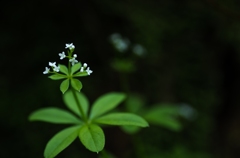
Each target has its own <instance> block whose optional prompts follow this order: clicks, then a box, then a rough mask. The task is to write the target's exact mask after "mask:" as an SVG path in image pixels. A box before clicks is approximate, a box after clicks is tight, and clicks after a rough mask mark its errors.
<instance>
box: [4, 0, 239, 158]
mask: <svg viewBox="0 0 240 158" xmlns="http://www.w3.org/2000/svg"><path fill="white" fill-rule="evenodd" d="M0 8H1V9H0V20H1V23H0V24H1V25H0V40H1V41H0V63H1V76H0V107H1V109H0V116H1V118H0V120H1V124H0V125H1V132H0V133H1V141H0V142H1V143H0V145H1V146H0V148H1V151H0V157H3V158H5V157H6V158H7V157H10V158H13V157H14V158H16V157H22V158H28V157H29V158H41V157H43V156H42V153H43V150H44V147H45V144H46V143H47V141H48V140H49V139H50V138H51V137H52V136H53V135H54V134H55V133H56V132H57V131H59V130H60V129H62V128H63V127H65V126H62V125H51V124H47V123H41V122H34V123H31V122H28V115H29V114H30V113H31V112H32V111H34V110H36V109H38V108H41V107H49V106H55V107H61V108H65V106H64V104H63V102H62V99H61V97H62V94H61V92H60V91H59V84H60V81H52V80H50V79H48V78H47V75H43V74H42V72H43V71H44V68H45V66H47V65H48V62H49V61H57V63H59V62H60V60H59V57H58V53H60V52H62V51H63V50H64V46H65V43H71V42H73V43H74V45H75V46H76V49H75V53H77V54H78V60H80V61H82V62H87V63H88V64H89V66H90V67H91V69H92V70H93V73H92V74H91V76H89V77H85V78H82V79H81V81H82V83H83V86H84V87H83V90H82V91H83V92H84V93H85V94H86V95H87V96H88V97H89V99H90V101H91V102H93V101H94V100H95V99H96V98H97V97H98V96H100V95H102V94H104V93H107V92H111V91H122V90H123V89H124V88H123V87H122V85H121V80H120V78H121V77H120V75H119V73H118V72H116V71H114V70H113V69H112V67H111V66H110V65H111V63H112V61H113V59H115V58H118V57H119V56H121V55H119V54H118V53H117V51H116V50H115V49H114V48H113V46H112V45H111V43H110V42H109V36H110V35H111V34H113V33H116V32H117V33H120V34H121V35H122V36H124V37H127V38H128V39H129V40H130V41H131V43H139V44H141V45H142V46H144V47H145V49H146V50H147V53H146V55H145V56H144V57H138V58H134V61H135V66H136V71H134V72H132V73H131V74H129V75H128V79H127V80H128V81H129V85H130V90H131V91H132V92H135V93H138V94H140V95H142V96H144V98H146V100H147V101H146V102H147V105H152V104H154V103H159V102H171V103H187V104H189V105H190V106H191V107H193V108H194V109H195V110H196V111H197V116H196V119H194V120H193V121H183V122H184V128H183V130H182V131H181V132H172V131H170V130H167V129H165V128H161V127H154V126H153V127H150V128H149V129H144V130H142V131H141V132H140V133H139V137H138V138H141V139H142V140H141V141H142V142H143V143H145V144H144V146H143V148H144V149H145V150H144V152H143V151H141V150H139V148H137V149H136V150H133V149H134V147H133V144H132V143H130V136H128V135H126V134H124V133H123V132H121V131H120V130H119V129H118V128H107V129H106V131H105V134H106V150H108V151H110V152H111V153H113V154H114V155H116V156H117V157H127V156H126V155H130V156H129V157H134V155H135V157H136V155H137V154H136V153H134V152H138V153H139V152H142V156H143V157H154V156H155V157H164V158H173V157H174V158H188V157H189V158H192V157H194V158H195V157H196V158H197V157H199V158H209V157H216V158H235V157H236V158H237V157H239V155H240V126H239V124H240V115H239V112H240V108H239V107H240V106H239V104H240V100H239V95H240V89H239V88H240V85H239V83H240V82H239V80H240V75H239V74H240V63H239V62H240V60H239V59H240V56H239V55H240V53H239V52H240V11H239V10H240V1H238V0H228V1H224V0H220V1H216V0H196V1H193V0H182V1H178V0H131V1H130V0H121V1H117V0H96V1H94V0H85V1H83V0H79V1H77V0H75V1H74V0H70V1H66V0H65V1H63V0H50V1H42V0H41V1H40V0H35V1H30V0H26V1H11V0H10V1H6V0H5V1H1V2H0ZM127 53H131V52H127ZM129 56H130V55H128V54H125V55H124V57H125V58H129ZM121 57H122V56H121ZM133 141H136V140H133ZM133 151H134V152H133ZM129 153H130V154H129ZM59 157H64V158H65V157H66V158H75V157H76V158H77V157H98V155H97V154H95V153H90V152H89V151H87V150H85V148H84V147H83V146H82V145H81V144H80V142H79V141H76V142H74V143H73V144H72V145H71V146H70V147H69V148H67V150H65V151H64V152H63V153H61V154H60V155H59Z"/></svg>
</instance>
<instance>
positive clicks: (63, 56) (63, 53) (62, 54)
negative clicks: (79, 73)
mask: <svg viewBox="0 0 240 158" xmlns="http://www.w3.org/2000/svg"><path fill="white" fill-rule="evenodd" d="M58 55H59V56H60V59H61V60H62V59H64V58H65V57H66V55H65V52H62V53H59V54H58Z"/></svg>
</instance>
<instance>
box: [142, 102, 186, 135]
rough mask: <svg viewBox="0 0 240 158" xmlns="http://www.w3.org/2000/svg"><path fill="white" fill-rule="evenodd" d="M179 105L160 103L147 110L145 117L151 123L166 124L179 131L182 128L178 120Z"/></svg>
mask: <svg viewBox="0 0 240 158" xmlns="http://www.w3.org/2000/svg"><path fill="white" fill-rule="evenodd" d="M178 115H179V107H177V106H166V105H164V104H159V105H157V106H155V107H153V108H152V109H150V110H149V111H147V112H146V114H145V116H144V118H145V119H146V120H147V121H148V122H150V123H151V124H155V125H160V126H164V127H166V128H168V129H170V130H174V131H179V130H180V129H181V128H182V125H181V123H180V122H179V121H178V120H177V116H178Z"/></svg>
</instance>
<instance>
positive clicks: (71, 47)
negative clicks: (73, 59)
mask: <svg viewBox="0 0 240 158" xmlns="http://www.w3.org/2000/svg"><path fill="white" fill-rule="evenodd" d="M65 48H66V49H67V48H69V49H70V50H71V49H74V48H75V46H74V45H73V43H70V44H66V47H65Z"/></svg>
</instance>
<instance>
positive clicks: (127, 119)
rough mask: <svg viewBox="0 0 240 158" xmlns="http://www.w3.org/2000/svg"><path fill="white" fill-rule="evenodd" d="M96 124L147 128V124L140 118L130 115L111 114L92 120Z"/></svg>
mask: <svg viewBox="0 0 240 158" xmlns="http://www.w3.org/2000/svg"><path fill="white" fill-rule="evenodd" d="M94 121H95V122H97V123H102V124H108V125H132V126H140V127H147V126H148V123H147V121H145V120H144V119H143V118H142V117H140V116H138V115H135V114H131V113H111V114H107V115H104V116H102V117H99V118H97V119H96V120H94Z"/></svg>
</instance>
